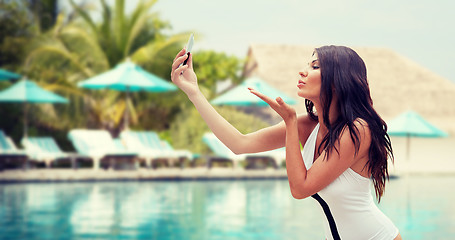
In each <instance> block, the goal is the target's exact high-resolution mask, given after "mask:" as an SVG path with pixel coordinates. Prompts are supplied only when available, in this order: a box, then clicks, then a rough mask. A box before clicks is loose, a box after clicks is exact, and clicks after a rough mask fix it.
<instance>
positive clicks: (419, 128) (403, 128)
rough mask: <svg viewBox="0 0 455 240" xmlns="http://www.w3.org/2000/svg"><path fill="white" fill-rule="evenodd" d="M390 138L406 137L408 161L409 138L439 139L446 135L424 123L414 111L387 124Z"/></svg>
mask: <svg viewBox="0 0 455 240" xmlns="http://www.w3.org/2000/svg"><path fill="white" fill-rule="evenodd" d="M387 133H388V134H389V135H390V136H399V137H406V155H407V157H406V158H407V159H409V146H410V139H411V137H426V138H439V137H447V136H448V134H447V133H445V132H444V131H442V130H441V129H439V128H437V127H436V126H434V125H432V124H431V123H429V122H428V121H426V120H425V119H424V118H423V117H422V116H420V115H419V114H417V113H416V112H414V111H407V112H404V113H402V114H401V115H399V116H398V117H396V118H395V119H393V120H391V121H390V122H388V123H387Z"/></svg>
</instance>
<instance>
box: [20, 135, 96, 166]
mask: <svg viewBox="0 0 455 240" xmlns="http://www.w3.org/2000/svg"><path fill="white" fill-rule="evenodd" d="M21 143H22V146H24V148H25V151H26V152H27V154H28V155H29V156H30V158H31V159H33V160H36V161H39V162H44V163H45V165H46V167H47V168H50V167H51V166H52V163H53V162H55V161H59V160H69V161H71V167H72V168H73V169H76V168H77V164H76V161H77V160H89V157H88V156H84V155H80V154H77V153H67V152H63V151H62V150H61V149H60V147H59V146H58V145H57V143H56V142H55V140H54V138H52V137H27V138H24V139H22V141H21Z"/></svg>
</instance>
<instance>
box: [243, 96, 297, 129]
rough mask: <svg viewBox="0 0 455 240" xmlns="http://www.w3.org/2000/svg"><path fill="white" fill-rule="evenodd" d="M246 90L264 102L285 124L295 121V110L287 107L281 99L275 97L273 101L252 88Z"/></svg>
mask: <svg viewBox="0 0 455 240" xmlns="http://www.w3.org/2000/svg"><path fill="white" fill-rule="evenodd" d="M248 89H249V90H250V92H251V93H252V94H254V95H256V96H258V97H259V98H260V99H262V100H263V101H264V102H266V103H267V104H269V105H270V107H271V108H272V109H273V110H275V112H277V113H278V114H279V115H280V116H281V118H283V120H284V122H285V123H287V122H288V121H289V120H295V119H297V114H296V112H295V109H294V108H293V107H291V106H289V105H288V104H287V103H285V102H284V101H283V99H282V98H281V97H277V98H276V99H275V100H274V99H272V98H269V97H267V96H266V95H264V94H262V93H260V92H258V91H256V90H254V89H253V88H248Z"/></svg>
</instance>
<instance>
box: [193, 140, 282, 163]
mask: <svg viewBox="0 0 455 240" xmlns="http://www.w3.org/2000/svg"><path fill="white" fill-rule="evenodd" d="M202 141H203V142H204V143H205V144H206V145H207V146H208V147H209V148H210V150H212V152H213V153H214V154H215V157H211V158H209V160H208V162H207V165H208V167H209V168H211V167H212V162H213V161H232V163H233V165H234V167H236V166H237V165H238V162H239V161H241V160H246V159H248V158H250V159H251V158H256V159H257V158H269V159H272V160H273V161H274V163H275V168H279V167H280V166H281V164H282V163H283V161H285V160H286V152H285V150H284V148H279V149H275V150H271V151H265V152H260V153H247V154H235V153H233V152H232V151H231V150H230V149H229V148H228V147H226V145H224V143H222V142H221V141H220V140H219V139H218V138H217V137H216V136H215V134H213V133H211V132H208V133H205V134H204V135H203V137H202Z"/></svg>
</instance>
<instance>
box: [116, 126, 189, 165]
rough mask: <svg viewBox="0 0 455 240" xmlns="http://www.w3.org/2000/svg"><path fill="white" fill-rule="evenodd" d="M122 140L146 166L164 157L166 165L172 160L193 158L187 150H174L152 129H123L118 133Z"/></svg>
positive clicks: (181, 160)
mask: <svg viewBox="0 0 455 240" xmlns="http://www.w3.org/2000/svg"><path fill="white" fill-rule="evenodd" d="M120 138H121V139H122V142H123V143H124V145H125V146H126V148H127V149H128V150H130V151H135V152H137V153H138V154H139V156H140V157H141V158H144V159H145V162H146V166H147V167H153V161H154V160H159V159H164V160H166V161H167V164H168V165H171V164H172V163H173V161H174V160H178V161H180V165H182V162H183V160H185V159H189V160H193V154H192V153H191V152H190V151H188V150H175V149H174V148H172V146H171V145H170V144H169V143H168V142H166V141H162V140H161V139H160V137H159V136H158V134H157V133H156V132H154V131H131V130H128V131H124V132H122V133H121V134H120Z"/></svg>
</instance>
